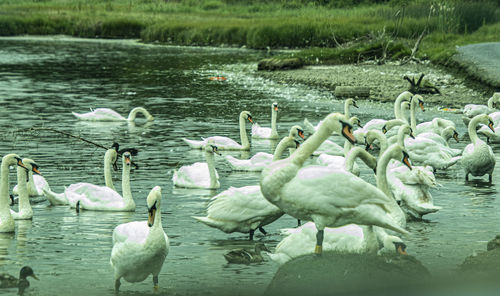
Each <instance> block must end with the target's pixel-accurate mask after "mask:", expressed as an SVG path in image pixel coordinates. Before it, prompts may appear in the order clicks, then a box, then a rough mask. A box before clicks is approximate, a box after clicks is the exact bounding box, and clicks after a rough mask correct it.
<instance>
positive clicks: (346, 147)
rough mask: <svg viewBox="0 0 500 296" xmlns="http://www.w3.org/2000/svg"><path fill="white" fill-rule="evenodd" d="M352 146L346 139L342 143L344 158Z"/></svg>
mask: <svg viewBox="0 0 500 296" xmlns="http://www.w3.org/2000/svg"><path fill="white" fill-rule="evenodd" d="M352 147H353V145H352V144H351V142H349V141H348V140H347V139H346V140H345V141H344V157H346V156H347V154H348V153H349V151H351V149H352Z"/></svg>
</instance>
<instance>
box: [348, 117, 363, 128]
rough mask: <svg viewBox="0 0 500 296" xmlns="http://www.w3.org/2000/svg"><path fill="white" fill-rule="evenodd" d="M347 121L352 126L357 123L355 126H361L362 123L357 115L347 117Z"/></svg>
mask: <svg viewBox="0 0 500 296" xmlns="http://www.w3.org/2000/svg"><path fill="white" fill-rule="evenodd" d="M349 123H350V124H351V125H353V126H354V125H357V126H359V127H360V128H363V125H362V124H361V120H359V118H358V117H356V116H353V117H351V118H350V119H349Z"/></svg>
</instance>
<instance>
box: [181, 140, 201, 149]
mask: <svg viewBox="0 0 500 296" xmlns="http://www.w3.org/2000/svg"><path fill="white" fill-rule="evenodd" d="M182 140H183V141H184V142H185V143H186V144H188V146H189V147H191V148H192V149H202V148H203V147H204V145H203V144H204V141H195V140H189V139H186V138H182Z"/></svg>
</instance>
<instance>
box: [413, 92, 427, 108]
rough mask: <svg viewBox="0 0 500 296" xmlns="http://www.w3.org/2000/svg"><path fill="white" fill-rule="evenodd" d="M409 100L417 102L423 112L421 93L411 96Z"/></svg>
mask: <svg viewBox="0 0 500 296" xmlns="http://www.w3.org/2000/svg"><path fill="white" fill-rule="evenodd" d="M411 101H412V102H415V103H418V106H419V107H420V109H421V110H422V112H425V107H424V98H422V96H421V95H414V96H413V97H412V98H411Z"/></svg>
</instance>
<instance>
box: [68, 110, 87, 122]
mask: <svg viewBox="0 0 500 296" xmlns="http://www.w3.org/2000/svg"><path fill="white" fill-rule="evenodd" d="M71 113H72V114H73V115H74V116H75V117H76V118H78V119H81V120H85V116H84V114H80V113H76V112H74V111H71Z"/></svg>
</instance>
